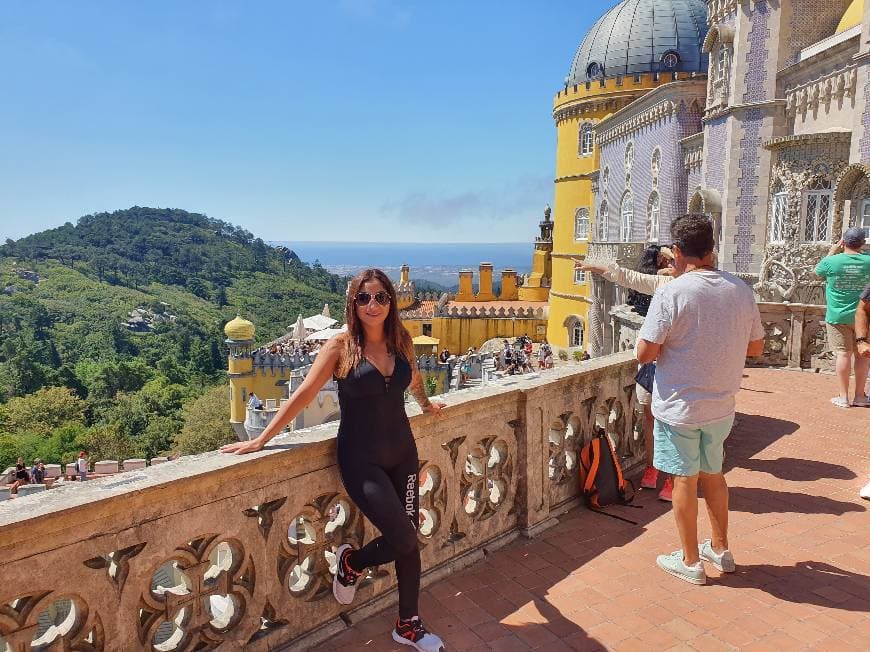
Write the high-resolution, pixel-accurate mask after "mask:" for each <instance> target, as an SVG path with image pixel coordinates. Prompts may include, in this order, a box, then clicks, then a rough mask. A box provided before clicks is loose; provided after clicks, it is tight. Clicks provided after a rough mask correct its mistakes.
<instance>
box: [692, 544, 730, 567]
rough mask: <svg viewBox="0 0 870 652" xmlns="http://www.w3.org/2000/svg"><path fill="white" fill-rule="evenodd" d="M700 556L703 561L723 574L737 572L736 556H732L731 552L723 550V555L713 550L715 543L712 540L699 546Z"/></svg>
mask: <svg viewBox="0 0 870 652" xmlns="http://www.w3.org/2000/svg"><path fill="white" fill-rule="evenodd" d="M698 554H699V555H700V557H701V559H703V560H704V561H706V562H709V563H711V564H713V566H714V567H715V568H718V569H719V570H720V571H721V572H723V573H733V572H734V571H735V570H737V565H736V564H735V563H734V555H732V554H731V551H730V550H723V551H722V554H719V553H717V552H716V551H715V550H713V542H712V541H710V539H707V540H706V541H704V543H699V544H698Z"/></svg>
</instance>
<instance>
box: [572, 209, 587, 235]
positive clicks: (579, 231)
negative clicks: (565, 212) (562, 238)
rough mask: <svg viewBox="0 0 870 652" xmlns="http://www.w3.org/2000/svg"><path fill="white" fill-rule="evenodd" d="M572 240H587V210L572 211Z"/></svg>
mask: <svg viewBox="0 0 870 652" xmlns="http://www.w3.org/2000/svg"><path fill="white" fill-rule="evenodd" d="M574 239H575V240H588V239H589V209H588V208H578V209H577V210H576V211H574Z"/></svg>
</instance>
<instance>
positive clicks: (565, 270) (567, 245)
mask: <svg viewBox="0 0 870 652" xmlns="http://www.w3.org/2000/svg"><path fill="white" fill-rule="evenodd" d="M671 81H672V78H671V76H670V75H662V76H661V77H660V79H659V80H655V79H654V78H653V76H652V75H650V74H646V75H642V76H640V78H639V80H637V81H636V80H635V78H634V77H632V76H629V77H626V78H624V79H623V80H622V83H621V84H617V80H616V79H607V80H605V82H604V86H601V85H600V84H599V82H597V81H596V82H593V83H591V84H590V85H589V88H586V85H585V84H580V85H578V86H572V87H569V88H568V89H567V90H564V91H560V92H559V93H558V94H557V95H556V97H555V99H554V104H553V107H554V108H553V110H554V115H556V116H557V125H556V139H557V142H556V184H555V185H556V189H555V198H554V207H553V223H554V226H553V262H552V265H553V285H552V288H551V291H550V313H549V319H548V323H547V339H548V341H549V342H550V343H551V344H553V345H554V346H557V347H567V346H568V344H569V342H568V330H567V328H566V326H565V322H566V319H567V318H568V317H569V316H571V315H577V316H578V317H580V318H581V319H582V321H583V325H584V340H585V339H588V337H586V335H588V331H589V324H588V318H587V317H588V308H589V304H590V301H591V299H590V297H591V288H592V286H591V282H590V280H589V279H588V278H587V281H586V283H585V284H583V285H578V284H575V283H574V263H573V261H572V260H571V259H570V256H577V257H585V256H586V254H587V251H588V241H575V240H574V214H575V212H576V210H577V209H578V208H582V207H585V208H588V209H589V217H590V227H589V236H590V240H591V238H592V234H594V233H595V218H596V215H595V213H594V210H593V208H594V205H593V196H592V181H591V179H590V178H589V175H591V174H593V173H595V172H597V171H598V164H599V163H598V147H597V145H596V146H594V147H593V153H592V155H589V156H581V155H580V154H579V136H580V127H581V126H582V125H583V124H584V123H585V122H593V123H597V122H598V121H600V120H601V119H602V118H604V117H605V116H607V115H609V114H611V113H614V112H615V111H617V110H619V109H620V108H622V107H624V106H625V105H627V104H628V103H630V102H631V101H634V100H635V99H637V98H639V97H642V96H643V95H644V94H646V92H647V91H649V90H651V89H653V88H655V87H657V86H659V85H662V84H665V83H669V82H671ZM575 108H576V109H579V114H578V113H575V114H573V115H570V116H567V117H561V116H559V115H558V114H559V113H560V112H561V111H565V110H569V109H575ZM559 295H568V296H567V297H566V296H559ZM584 348H586V342H585V341H584Z"/></svg>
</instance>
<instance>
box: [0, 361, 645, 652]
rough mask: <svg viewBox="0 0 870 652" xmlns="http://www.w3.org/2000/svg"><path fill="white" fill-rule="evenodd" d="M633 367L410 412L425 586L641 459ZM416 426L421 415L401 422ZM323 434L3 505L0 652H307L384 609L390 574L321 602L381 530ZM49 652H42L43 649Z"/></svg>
mask: <svg viewBox="0 0 870 652" xmlns="http://www.w3.org/2000/svg"><path fill="white" fill-rule="evenodd" d="M635 371H636V364H635V362H634V360H633V359H632V357H631V356H630V355H628V354H622V355H616V356H612V357H610V358H602V359H600V360H596V361H591V362H587V363H585V364H584V365H583V367H582V370H580V369H578V368H577V367H575V366H566V367H562V368H557V369H554V370H550V371H548V372H545V373H544V374H542V375H541V376H538V377H525V378H523V377H511V378H509V379H506V380H505V381H503V382H502V383H499V384H493V385H489V386H486V387H480V388H475V389H471V390H467V391H464V392H457V393H453V394H450V395H448V396H447V397H445V400H446V401H447V402H448V403H449V407H448V409H446V410H445V411H444V412H443V413H442V414H441V415H440V416H439V417H432V416H427V415H421V414H419V413H418V412H414V413H413V414H412V417H411V422H412V427H413V429H414V434H415V438H416V442H417V448H418V450H419V455H420V464H421V466H420V478H419V479H420V482H419V485H420V489H419V491H420V505H421V509H420V512H421V528H420V534H419V541H420V547H421V551H422V558H423V568H424V571H425V573H424V583H427V582H432V581H435V580H437V579H438V578H439V577H441V576H443V575H445V574H446V573H449V572H451V571H452V570H454V569H456V568H460V567H462V566H464V565H467V564H469V563H472V562H473V561H475V560H477V559H480V558H481V557H482V555H483V554H484V550H486V549H490V550H491V549H494V548H497V547H499V546H502V545H504V544H505V543H507V542H509V541H510V540H512V539H513V538H515V537H517V536H520V535H522V534H525V535H528V536H532V535H534V534H535V533H537V532H538V531H540V530H542V529H544V528H546V527H548V526H549V525H552V524H555V523H556V522H557V518H556V517H557V516H558V515H560V514H561V513H563V512H564V511H565V510H567V509H568V508H569V507H571V506H573V505H575V504H576V503H577V498H578V456H579V450H580V448H581V446H582V444H583V443H584V442H586V441H587V440H588V439H589V438H590V437H591V436H592V435H593V434H594V433H596V432H599V431H604V432H606V433H608V435H609V436H610V437H611V439H612V440H613V441H614V443H615V444H616V446H617V450H618V451H619V454H620V456H621V457H622V458H623V461H624V466H625V470H626V473H627V474H629V475H632V474H635V473H637V472H639V471H640V470H641V468H642V464H643V462H642V460H643V444H642V441H643V438H642V436H641V434H640V433H641V422H642V415H641V413H640V412H639V411H638V409H637V405H636V401H635V397H634V374H635ZM414 409H415V410H416V408H414ZM335 433H336V424H325V425H323V426H318V427H316V428H312V429H309V430H306V431H297V432H294V433H290V434H287V435H283V436H281V437H279V438H277V439H276V440H273V442H272V443H271V445H270V446H269V448H268V449H266V450H264V451H261V452H259V453H255V454H252V455H248V456H229V455H222V454H220V453H217V452H214V453H207V454H204V455H199V456H194V457H186V458H181V459H178V460H173V461H169V462H165V463H163V464H160V465H159V466H156V467H153V466H152V467H149V468H147V469H144V470H141V471H135V472H130V473H124V474H121V475H116V476H114V477H112V478H105V479H101V480H96V481H93V482H87V483H82V484H81V485H79V484H78V483H70V485H75V486H66V487H65V488H63V489H53V490H51V491H49V492H43V493H41V494H39V495H35V496H30V497H27V498H21V499H18V500H16V501H14V502H12V503H9V502H6V503H0V577H2V578H3V580H4V581H3V582H2V583H0V605H2V607H0V649H11V650H13V651H15V652H21V651H23V650H29V649H31V648H32V647H33V649H57V650H61V649H63V650H90V651H95V652H96V651H103V650H160V651H169V650H184V651H188V650H198V649H213V648H217V647H221V649H242V648H244V649H246V650H271V649H308V648H310V647H311V646H313V645H315V644H316V643H317V642H319V641H323V640H326V639H328V638H329V637H330V636H331V635H333V634H335V633H336V632H338V631H340V630H342V629H344V628H345V627H346V626H347V625H346V622H349V621H350V620H354V621H356V620H358V619H361V618H363V617H365V616H366V615H368V614H370V613H373V612H374V611H376V610H378V609H381V608H383V607H384V606H386V605H387V604H388V603H389V602H390V601H393V600H394V599H395V592H394V588H395V580H394V576H393V574H392V569H391V568H388V567H382V568H379V569H376V570H375V571H374V572H372V573H370V575H369V576H368V577H367V579H366V580H365V581H364V582H363V583H362V584H361V586H360V589H359V592H358V593H357V600H356V602H355V604H354V606H353V607H352V609H351V610H350V611H348V612H347V613H346V614H342V613H341V612H342V611H343V610H346V609H345V608H343V607H341V606H340V605H338V604H337V603H336V602H335V600H334V599H333V597H332V593H331V582H332V572H333V569H334V566H335V554H334V553H335V550H336V548H337V546H338V545H339V544H341V543H343V542H349V543H351V544H354V545H359V544H361V543H362V542H364V541H367V540H370V539H371V538H372V537H374V536H376V532H375V530H374V529H373V527H372V526H371V524H369V523H368V522H367V521H366V520H365V519H364V518H363V517H362V515H361V514H360V512H359V511H358V510H357V508H356V507H355V506H354V504H353V503H352V502H351V501H350V500H349V499H348V498H347V496H346V495H345V493H344V489H343V487H342V484H341V480H340V478H339V475H338V471H337V468H336V464H335V456H336V452H335ZM41 646H45V647H41Z"/></svg>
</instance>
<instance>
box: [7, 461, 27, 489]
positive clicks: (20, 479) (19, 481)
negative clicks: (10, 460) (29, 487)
mask: <svg viewBox="0 0 870 652" xmlns="http://www.w3.org/2000/svg"><path fill="white" fill-rule="evenodd" d="M25 484H30V474H29V473H27V465H25V464H24V458H23V457H19V458H18V461H17V462H16V463H15V482H13V483H12V486H11V487H10V488H9V493H10V494H17V493H18V488H19V487H21V486H22V485H25Z"/></svg>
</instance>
